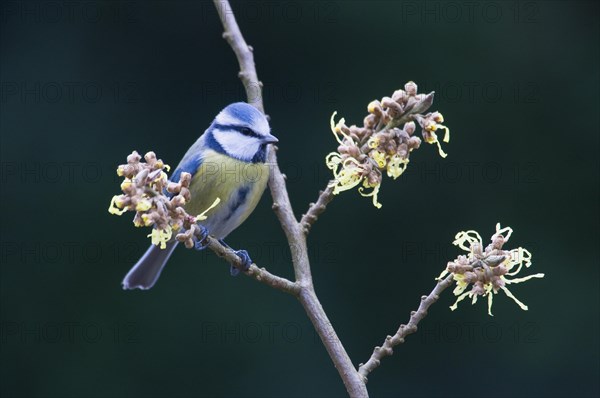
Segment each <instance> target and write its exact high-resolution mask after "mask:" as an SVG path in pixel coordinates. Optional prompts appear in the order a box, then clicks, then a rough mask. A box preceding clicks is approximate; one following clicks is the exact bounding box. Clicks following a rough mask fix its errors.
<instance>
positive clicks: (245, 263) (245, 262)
mask: <svg viewBox="0 0 600 398" xmlns="http://www.w3.org/2000/svg"><path fill="white" fill-rule="evenodd" d="M219 243H220V244H222V245H223V246H225V247H226V248H228V249H231V246H229V245H228V244H227V243H225V241H224V240H223V239H219ZM231 250H233V249H231ZM233 252H234V253H235V254H237V256H238V257H239V258H240V260H242V271H247V270H248V269H249V268H250V266H251V265H252V259H251V258H250V255H249V254H248V252H247V251H246V250H233ZM229 273H230V274H231V276H238V275H239V274H240V269H239V268H236V267H234V266H233V265H232V266H231V267H230V268H229Z"/></svg>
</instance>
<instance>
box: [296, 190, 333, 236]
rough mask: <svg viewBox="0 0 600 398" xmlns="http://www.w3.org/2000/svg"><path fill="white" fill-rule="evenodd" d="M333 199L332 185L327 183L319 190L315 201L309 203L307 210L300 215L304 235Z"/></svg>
mask: <svg viewBox="0 0 600 398" xmlns="http://www.w3.org/2000/svg"><path fill="white" fill-rule="evenodd" d="M332 200H333V185H332V184H327V187H326V188H325V190H324V191H321V192H319V198H318V199H317V203H310V204H309V205H308V211H307V212H306V214H304V215H302V219H301V220H300V224H301V225H302V228H303V231H304V234H305V235H308V233H309V232H310V227H312V225H313V224H314V223H315V222H316V221H317V219H318V218H319V216H320V215H321V214H322V213H323V212H324V211H325V209H326V208H327V205H328V204H329V202H331V201H332Z"/></svg>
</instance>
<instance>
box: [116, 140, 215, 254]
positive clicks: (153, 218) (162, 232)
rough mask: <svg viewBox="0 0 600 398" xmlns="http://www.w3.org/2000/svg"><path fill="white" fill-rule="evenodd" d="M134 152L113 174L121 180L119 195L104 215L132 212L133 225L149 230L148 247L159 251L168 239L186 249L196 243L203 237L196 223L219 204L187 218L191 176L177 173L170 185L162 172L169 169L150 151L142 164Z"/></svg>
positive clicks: (139, 157)
mask: <svg viewBox="0 0 600 398" xmlns="http://www.w3.org/2000/svg"><path fill="white" fill-rule="evenodd" d="M141 159H142V157H141V156H140V154H139V153H137V152H136V151H133V152H132V153H131V154H130V155H129V156H127V163H126V164H122V165H120V166H119V167H118V168H117V175H119V176H120V177H124V180H123V182H122V183H121V191H122V192H123V193H122V194H121V195H115V196H113V198H112V200H111V202H110V206H109V208H108V212H109V213H111V214H115V215H119V216H120V215H122V214H123V213H125V212H127V211H134V212H135V216H134V218H133V224H134V225H135V226H136V227H152V232H151V233H150V234H149V235H148V237H149V238H151V241H152V244H154V245H156V246H159V247H160V248H161V249H164V248H165V247H166V244H167V242H169V241H170V240H172V237H173V233H174V232H175V233H177V232H179V233H178V234H177V236H176V239H177V240H178V241H180V242H184V244H185V246H186V247H187V248H191V247H194V246H195V245H197V244H198V243H200V242H201V241H202V240H203V239H204V238H205V237H206V235H205V234H203V230H202V228H201V227H200V226H199V225H198V224H197V223H198V221H202V220H205V219H206V218H207V217H206V213H207V212H208V211H209V210H211V209H212V208H213V207H215V206H216V205H217V204H218V203H219V199H217V200H216V201H215V202H214V203H213V204H212V206H210V207H209V208H208V209H207V210H206V211H204V212H203V213H202V214H200V215H198V216H191V215H189V214H188V213H187V212H186V211H185V209H184V206H185V204H186V203H188V202H189V201H190V199H191V194H190V190H189V185H190V182H191V180H192V176H191V175H190V174H189V173H185V172H184V173H181V175H180V178H179V182H170V181H169V180H168V178H167V174H166V173H165V170H166V171H169V169H170V168H169V166H168V165H166V164H164V163H163V161H162V160H160V159H157V158H156V155H155V154H154V152H148V153H147V154H146V155H144V159H145V160H146V162H142V161H141Z"/></svg>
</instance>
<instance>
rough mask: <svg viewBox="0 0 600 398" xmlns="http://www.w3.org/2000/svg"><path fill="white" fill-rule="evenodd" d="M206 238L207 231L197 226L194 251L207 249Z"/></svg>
mask: <svg viewBox="0 0 600 398" xmlns="http://www.w3.org/2000/svg"><path fill="white" fill-rule="evenodd" d="M207 237H208V229H206V227H203V226H202V225H198V229H197V230H196V233H195V234H194V249H196V250H198V251H200V250H204V249H206V248H207V247H208V241H207V240H206V238H207Z"/></svg>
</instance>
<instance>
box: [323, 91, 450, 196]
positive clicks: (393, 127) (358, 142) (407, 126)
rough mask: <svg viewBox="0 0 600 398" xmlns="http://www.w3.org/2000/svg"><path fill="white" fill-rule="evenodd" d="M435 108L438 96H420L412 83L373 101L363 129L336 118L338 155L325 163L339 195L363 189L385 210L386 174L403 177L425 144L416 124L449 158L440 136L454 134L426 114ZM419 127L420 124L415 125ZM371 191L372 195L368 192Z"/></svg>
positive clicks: (438, 117) (438, 118)
mask: <svg viewBox="0 0 600 398" xmlns="http://www.w3.org/2000/svg"><path fill="white" fill-rule="evenodd" d="M432 104H433V92H432V93H429V94H418V93H417V85H416V84H415V83H413V82H408V83H406V85H405V86H404V90H396V91H395V92H394V94H393V95H392V96H391V97H383V98H382V99H381V101H378V100H375V101H372V102H371V103H370V104H369V105H368V107H367V109H368V111H369V115H367V116H366V117H365V119H364V121H363V126H362V127H358V126H355V125H352V126H350V127H348V126H347V125H346V124H345V120H344V119H343V118H342V119H340V120H339V121H338V122H337V123H335V120H334V118H335V115H336V112H334V114H333V115H332V116H331V131H332V132H333V135H334V136H335V138H336V140H337V141H338V143H339V146H338V151H337V152H331V153H329V154H328V155H327V157H326V158H325V161H326V164H327V167H328V168H329V169H331V170H332V171H333V175H334V180H333V181H332V182H331V187H333V193H334V194H338V193H340V192H342V191H346V190H349V189H352V188H354V187H356V186H358V185H360V184H362V186H361V187H359V189H358V190H359V193H360V194H361V195H362V196H371V197H372V198H373V205H375V207H377V208H380V207H381V203H379V202H378V200H377V195H378V193H379V189H380V187H381V181H382V175H383V172H384V171H385V172H386V173H387V175H388V177H392V178H394V179H396V178H398V177H399V176H400V175H402V173H403V172H404V170H405V169H406V166H407V165H408V162H409V155H410V153H411V152H412V151H413V150H414V149H418V148H419V146H420V145H421V139H420V138H419V137H417V136H415V135H414V134H415V130H416V124H418V125H419V126H420V127H421V130H422V133H421V134H422V137H423V141H425V142H426V143H429V144H437V146H438V150H439V153H440V156H442V157H446V154H445V153H444V151H443V150H442V147H441V144H440V142H439V140H438V137H437V135H436V133H435V131H436V130H438V129H441V130H445V135H444V139H443V141H444V142H448V141H449V140H450V131H449V130H448V128H447V127H446V126H444V125H442V124H441V123H443V121H444V118H443V116H442V114H441V113H439V112H431V113H427V114H423V112H426V111H427V110H428V109H429V108H430V107H431V105H432ZM415 122H416V124H415ZM365 188H366V189H370V190H371V191H370V192H365V191H364V190H365Z"/></svg>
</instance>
